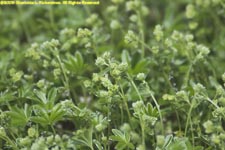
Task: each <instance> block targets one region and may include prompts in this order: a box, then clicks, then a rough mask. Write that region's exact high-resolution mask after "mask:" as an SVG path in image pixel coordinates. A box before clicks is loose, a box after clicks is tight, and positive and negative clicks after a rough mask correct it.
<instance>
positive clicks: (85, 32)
mask: <svg viewBox="0 0 225 150" xmlns="http://www.w3.org/2000/svg"><path fill="white" fill-rule="evenodd" d="M91 35H92V32H91V31H90V30H89V29H87V28H84V29H82V28H79V29H78V32H77V37H80V38H83V37H89V36H91Z"/></svg>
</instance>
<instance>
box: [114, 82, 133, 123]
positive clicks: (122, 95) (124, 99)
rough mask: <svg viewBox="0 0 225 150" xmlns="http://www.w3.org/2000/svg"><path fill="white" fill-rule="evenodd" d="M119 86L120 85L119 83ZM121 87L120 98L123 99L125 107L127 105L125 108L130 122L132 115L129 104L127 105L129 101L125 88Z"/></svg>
mask: <svg viewBox="0 0 225 150" xmlns="http://www.w3.org/2000/svg"><path fill="white" fill-rule="evenodd" d="M117 84H119V83H117ZM119 87H120V90H121V93H120V96H121V97H122V99H123V102H124V105H125V108H126V111H127V114H128V117H129V120H130V118H131V114H130V111H129V107H128V104H127V99H126V98H125V94H124V91H123V88H122V87H121V84H119Z"/></svg>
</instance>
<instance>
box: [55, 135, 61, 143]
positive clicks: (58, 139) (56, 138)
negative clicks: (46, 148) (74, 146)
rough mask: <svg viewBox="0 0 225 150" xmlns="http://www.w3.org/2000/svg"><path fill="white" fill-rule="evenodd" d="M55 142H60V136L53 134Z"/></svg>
mask: <svg viewBox="0 0 225 150" xmlns="http://www.w3.org/2000/svg"><path fill="white" fill-rule="evenodd" d="M55 142H56V143H60V142H61V137H60V136H59V135H58V134H57V135H55Z"/></svg>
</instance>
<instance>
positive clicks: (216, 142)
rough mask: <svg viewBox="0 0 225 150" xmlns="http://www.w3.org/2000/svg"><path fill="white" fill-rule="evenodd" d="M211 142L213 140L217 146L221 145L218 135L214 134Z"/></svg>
mask: <svg viewBox="0 0 225 150" xmlns="http://www.w3.org/2000/svg"><path fill="white" fill-rule="evenodd" d="M211 140H212V142H213V143H215V144H220V137H219V136H218V135H215V134H213V135H212V136H211Z"/></svg>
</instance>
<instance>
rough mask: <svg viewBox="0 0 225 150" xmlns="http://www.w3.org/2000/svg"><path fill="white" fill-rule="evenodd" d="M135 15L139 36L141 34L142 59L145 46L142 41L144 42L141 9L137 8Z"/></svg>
mask: <svg viewBox="0 0 225 150" xmlns="http://www.w3.org/2000/svg"><path fill="white" fill-rule="evenodd" d="M137 16H138V28H139V31H140V36H141V41H142V42H141V50H142V54H141V58H142V59H143V58H144V56H145V46H144V43H145V35H144V30H143V29H144V24H143V22H142V15H141V11H140V10H138V11H137Z"/></svg>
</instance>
